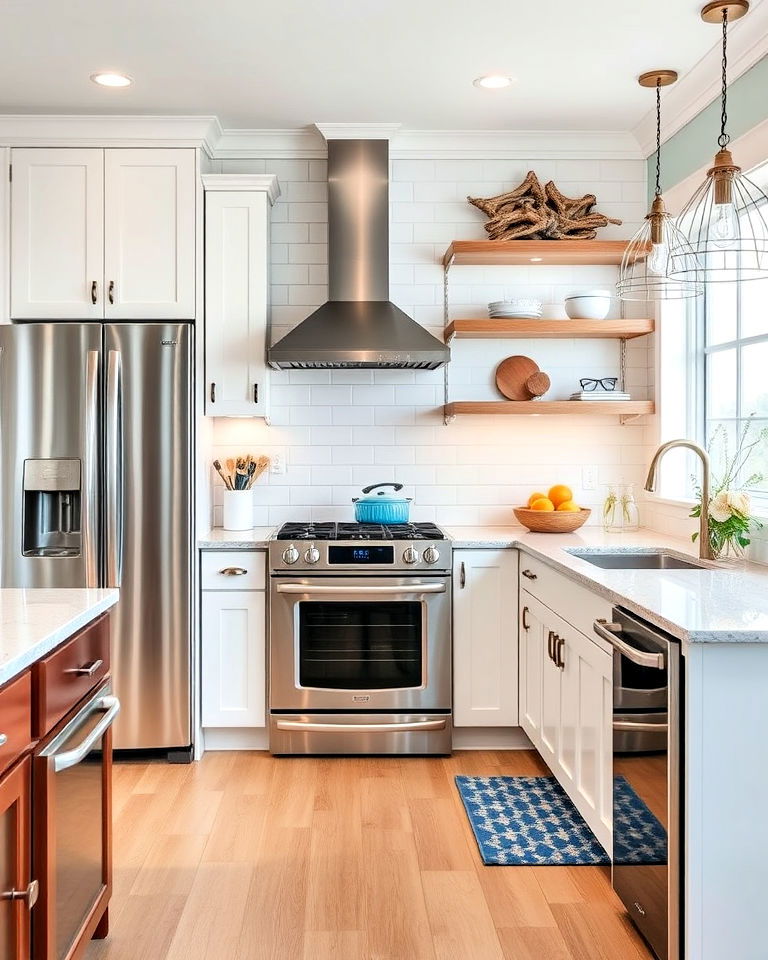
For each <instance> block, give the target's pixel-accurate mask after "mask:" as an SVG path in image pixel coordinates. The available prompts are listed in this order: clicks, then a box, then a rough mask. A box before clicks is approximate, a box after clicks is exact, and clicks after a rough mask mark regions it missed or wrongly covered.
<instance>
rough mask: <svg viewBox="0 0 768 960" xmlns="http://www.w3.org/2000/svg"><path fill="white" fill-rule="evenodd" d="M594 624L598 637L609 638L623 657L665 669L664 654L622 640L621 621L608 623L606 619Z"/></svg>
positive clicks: (640, 664) (642, 664)
mask: <svg viewBox="0 0 768 960" xmlns="http://www.w3.org/2000/svg"><path fill="white" fill-rule="evenodd" d="M592 626H593V627H594V630H595V633H596V634H597V635H598V637H602V639H603V640H607V641H608V643H610V645H611V646H612V647H613V648H614V650H618V652H619V653H620V654H621V655H622V656H623V657H626V658H627V660H631V661H632V663H636V664H637V665H638V666H639V667H650V668H651V669H652V670H663V669H664V667H665V665H666V664H665V661H664V654H663V653H650V652H649V651H647V650H638V649H637V647H633V646H632V645H631V644H629V643H627V642H626V640H622V639H621V637H620V636H619V634H620V633H621V624H620V623H608V622H607V621H605V620H595V622H594V623H593V624H592Z"/></svg>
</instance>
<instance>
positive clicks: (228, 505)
mask: <svg viewBox="0 0 768 960" xmlns="http://www.w3.org/2000/svg"><path fill="white" fill-rule="evenodd" d="M223 526H224V529H225V530H250V529H252V527H253V490H225V491H224V510H223Z"/></svg>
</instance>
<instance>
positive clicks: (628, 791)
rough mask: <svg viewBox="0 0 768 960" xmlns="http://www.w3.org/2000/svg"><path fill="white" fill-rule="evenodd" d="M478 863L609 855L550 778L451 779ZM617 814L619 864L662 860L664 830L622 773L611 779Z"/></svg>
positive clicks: (595, 861) (564, 861)
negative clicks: (469, 827) (471, 834)
mask: <svg viewBox="0 0 768 960" xmlns="http://www.w3.org/2000/svg"><path fill="white" fill-rule="evenodd" d="M456 786H457V787H458V789H459V794H460V795H461V799H462V801H463V803H464V808H465V809H466V811H467V816H468V817H469V822H470V824H471V825H472V830H473V832H474V834H475V839H476V840H477V845H478V847H479V849H480V855H481V856H482V858H483V863H486V864H501V865H504V864H508V865H510V864H515V865H533V866H566V865H571V866H589V865H600V864H609V863H610V862H611V861H610V857H609V856H608V854H607V853H606V852H605V850H604V849H603V847H602V845H601V844H600V843H599V841H598V840H597V838H596V837H595V835H594V834H593V833H592V831H591V830H590V829H589V827H588V826H587V824H586V822H585V820H584V818H583V817H582V816H581V814H580V813H579V811H578V810H577V809H576V807H575V806H574V805H573V803H572V801H571V799H570V797H569V796H568V794H567V793H566V792H565V790H563V788H562V787H561V786H560V784H559V783H558V782H557V780H555V778H554V777H456ZM614 793H615V798H616V803H617V808H618V811H619V812H618V814H617V816H619V817H621V818H622V822H623V829H622V830H621V831H619V832H618V835H619V837H620V838H621V840H620V841H619V842H618V843H617V845H616V846H617V848H616V850H615V856H616V861H617V862H618V863H666V859H667V837H666V832H665V831H664V828H663V827H662V825H661V824H660V823H659V821H658V820H657V819H656V817H654V815H653V814H652V813H651V811H650V810H649V809H648V807H647V806H646V805H645V804H644V803H643V801H642V800H641V799H640V797H638V795H637V794H636V793H635V791H634V790H633V789H632V787H630V785H629V784H628V783H627V781H626V779H625V778H624V777H615V778H614Z"/></svg>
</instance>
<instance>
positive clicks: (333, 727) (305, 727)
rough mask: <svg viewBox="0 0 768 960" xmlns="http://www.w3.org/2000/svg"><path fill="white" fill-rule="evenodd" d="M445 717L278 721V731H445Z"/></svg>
mask: <svg viewBox="0 0 768 960" xmlns="http://www.w3.org/2000/svg"><path fill="white" fill-rule="evenodd" d="M446 723H447V721H446V719H445V717H441V718H440V719H438V720H413V721H410V722H407V723H320V722H316V721H314V720H311V721H305V720H278V721H277V723H276V726H277V729H278V730H294V731H295V730H302V731H304V733H329V732H333V733H338V732H339V731H340V730H343V731H344V732H345V733H346V732H347V731H350V732H352V733H390V732H392V731H394V732H396V733H399V732H407V731H409V730H414V731H418V730H445V726H446Z"/></svg>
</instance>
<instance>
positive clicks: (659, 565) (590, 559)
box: [567, 550, 707, 570]
mask: <svg viewBox="0 0 768 960" xmlns="http://www.w3.org/2000/svg"><path fill="white" fill-rule="evenodd" d="M567 552H568V553H570V555H571V556H572V557H578V558H579V559H580V560H586V561H587V563H592V564H594V565H595V566H596V567H603V568H604V569H605V570H700V569H702V568H703V567H706V566H707V564H704V563H701V562H699V561H698V560H695V559H693V558H692V557H691V558H687V557H686V558H683V557H678V556H676V555H675V554H672V553H666V552H665V551H664V550H657V551H653V552H648V551H639V550H638V551H632V550H626V551H615V550H600V551H592V550H568V551H567Z"/></svg>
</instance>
